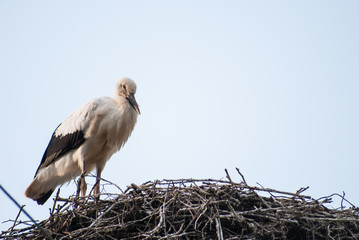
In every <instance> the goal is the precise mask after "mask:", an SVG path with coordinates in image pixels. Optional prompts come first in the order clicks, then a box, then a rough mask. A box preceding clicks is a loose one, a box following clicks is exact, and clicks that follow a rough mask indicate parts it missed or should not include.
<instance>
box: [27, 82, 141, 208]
mask: <svg viewBox="0 0 359 240" xmlns="http://www.w3.org/2000/svg"><path fill="white" fill-rule="evenodd" d="M135 93H136V84H135V82H134V81H133V80H131V79H129V78H123V79H120V80H119V81H118V82H117V85H116V89H115V97H114V98H110V97H102V98H96V99H93V100H92V101H90V102H88V103H87V104H85V105H83V106H82V107H80V108H79V109H77V110H76V111H75V112H73V113H72V114H71V115H70V116H69V117H68V118H67V119H66V120H65V121H64V122H63V123H62V124H60V125H59V126H58V127H57V128H56V130H55V132H54V133H53V135H52V138H51V140H50V142H49V145H48V147H47V149H46V151H45V153H44V156H43V158H42V160H41V163H40V166H39V168H38V170H37V171H36V174H35V178H34V180H33V181H32V183H31V184H30V185H29V187H28V188H27V189H26V191H25V195H26V196H27V197H29V198H31V199H33V200H36V201H37V202H38V204H43V203H45V202H46V200H47V199H48V198H49V197H50V196H51V194H52V192H53V191H54V190H55V188H56V187H57V186H58V185H61V184H63V183H65V182H68V181H70V180H71V179H73V178H75V177H77V176H79V175H81V174H82V175H81V179H80V180H81V181H80V182H81V184H80V185H81V194H82V196H84V195H85V194H86V182H85V180H84V179H83V177H84V174H85V173H89V172H91V171H92V170H93V169H94V168H96V170H97V177H98V180H97V183H96V186H95V188H94V194H99V179H100V177H101V172H102V170H103V168H104V167H105V164H106V162H107V161H108V160H109V159H110V157H111V156H112V155H113V154H114V153H115V152H116V151H118V150H120V148H121V147H122V146H123V145H124V144H125V143H126V141H127V139H128V138H129V136H130V135H131V132H132V130H133V128H134V126H135V124H136V120H137V114H140V110H139V108H138V105H137V102H136V99H135V97H134V94H135Z"/></svg>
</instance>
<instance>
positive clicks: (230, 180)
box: [224, 168, 233, 184]
mask: <svg viewBox="0 0 359 240" xmlns="http://www.w3.org/2000/svg"><path fill="white" fill-rule="evenodd" d="M224 171H225V172H226V175H227V178H228V180H229V182H230V183H231V184H233V181H232V179H231V177H230V176H229V173H228V170H227V169H226V168H225V169H224Z"/></svg>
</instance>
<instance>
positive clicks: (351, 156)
mask: <svg viewBox="0 0 359 240" xmlns="http://www.w3.org/2000/svg"><path fill="white" fill-rule="evenodd" d="M358 11H359V2H358V1H354V0H353V1H346V0H345V1H330V0H325V1H324V0H323V1H320V0H318V1H209V0H205V1H204V0H202V1H88V0H86V1H51V2H50V1H37V0H35V1H17V0H14V1H6V0H0V34H1V37H0V81H1V87H0V104H1V105H0V107H1V111H0V112H1V117H0V132H1V134H0V149H1V150H0V161H1V170H0V171H1V172H0V184H1V185H2V186H3V187H5V188H6V189H7V190H8V192H9V193H10V194H12V195H13V197H15V199H17V201H19V203H20V204H21V205H22V204H25V205H26V207H25V209H26V210H27V211H28V212H29V213H30V214H31V215H32V216H33V217H34V218H35V219H38V220H43V219H46V218H47V217H48V216H49V208H51V207H52V204H53V200H52V198H53V196H52V197H51V198H50V199H49V201H48V202H47V203H46V204H45V205H44V206H38V205H37V204H36V202H34V201H32V200H30V199H27V198H26V197H25V196H24V191H25V189H26V187H27V186H28V185H29V184H30V182H31V181H32V178H33V176H34V174H35V171H36V169H37V167H38V164H39V163H40V160H41V157H42V155H43V152H44V150H45V149H46V146H47V144H48V142H49V140H50V137H51V135H52V132H53V131H54V129H55V128H56V127H57V126H58V124H59V123H61V122H62V121H63V120H64V119H66V117H67V116H69V115H70V114H71V112H73V111H74V110H75V109H76V108H78V107H79V106H81V105H83V104H84V103H86V102H87V101H89V100H90V99H92V98H95V97H100V96H113V92H114V86H115V84H116V81H117V80H118V79H119V78H120V77H123V76H128V77H130V78H132V79H134V80H135V81H136V83H137V95H136V98H137V101H138V103H139V105H140V109H141V115H140V116H139V117H138V121H137V125H136V126H135V129H134V132H133V134H132V136H131V137H130V139H129V141H128V142H127V144H126V145H125V147H124V148H123V149H122V150H121V151H120V152H119V153H116V154H115V155H114V156H113V157H112V158H111V159H110V161H109V162H108V164H107V166H106V168H105V170H104V171H103V174H102V176H103V178H105V179H108V180H110V181H112V182H114V183H116V184H117V185H119V186H120V187H121V188H123V189H125V188H126V186H128V185H130V184H131V183H136V184H141V183H143V182H146V181H148V180H156V179H164V178H170V179H177V178H217V179H220V178H225V172H224V169H225V168H227V169H228V170H229V172H230V174H231V176H232V178H233V180H235V181H240V177H239V175H238V174H237V173H236V171H235V167H238V168H239V169H240V170H241V172H242V173H243V174H244V176H245V177H246V180H247V182H248V184H250V185H256V184H257V183H260V184H261V185H263V186H265V187H270V188H275V189H278V190H285V191H290V192H295V191H296V190H298V189H299V188H300V187H306V186H309V187H310V188H309V189H308V190H307V191H306V192H305V194H306V195H311V196H313V197H314V198H319V197H322V196H327V195H330V194H332V193H342V192H343V191H344V192H345V193H346V198H347V199H348V200H350V201H351V202H352V203H353V204H355V205H356V206H358V205H359V191H358V180H359V177H358V168H359V163H358V157H359V127H358V123H359V113H358V103H359V94H358V93H359V44H358V43H359V30H358V29H359V15H358ZM106 190H107V189H106ZM107 191H110V190H107ZM74 192H75V185H74V184H73V183H71V184H69V185H65V186H63V187H62V188H61V196H63V197H67V196H69V195H71V194H73V193H74ZM332 206H333V207H339V206H340V204H339V201H337V202H334V203H333V204H332ZM346 206H348V204H346ZM17 213H18V208H17V207H16V206H15V205H14V204H13V203H12V202H11V201H10V200H9V199H8V198H7V197H6V196H5V195H4V194H3V193H2V192H0V229H1V230H3V229H6V228H8V227H9V223H7V224H6V223H5V224H4V223H3V224H1V223H2V222H3V221H5V220H8V219H15V217H16V215H17ZM21 219H23V220H27V219H26V217H25V216H24V215H23V214H22V217H21Z"/></svg>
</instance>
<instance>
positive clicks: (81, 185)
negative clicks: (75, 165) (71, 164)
mask: <svg viewBox="0 0 359 240" xmlns="http://www.w3.org/2000/svg"><path fill="white" fill-rule="evenodd" d="M81 171H82V173H81V176H80V178H79V181H78V188H77V196H78V194H79V192H80V190H81V197H84V196H85V195H86V190H87V183H86V180H85V174H86V170H85V161H82V166H81Z"/></svg>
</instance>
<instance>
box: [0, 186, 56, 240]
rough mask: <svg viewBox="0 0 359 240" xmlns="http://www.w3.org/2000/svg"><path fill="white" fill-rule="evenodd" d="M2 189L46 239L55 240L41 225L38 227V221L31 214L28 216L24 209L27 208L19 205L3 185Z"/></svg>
mask: <svg viewBox="0 0 359 240" xmlns="http://www.w3.org/2000/svg"><path fill="white" fill-rule="evenodd" d="M0 189H1V190H2V191H3V192H4V193H5V195H6V196H7V197H8V198H10V200H11V201H12V202H13V203H15V205H16V206H17V207H18V208H20V209H22V210H23V212H24V213H25V215H26V216H27V217H28V218H29V219H30V220H31V221H32V222H33V223H34V225H35V226H36V227H38V228H39V229H40V231H41V232H42V233H43V234H44V235H45V237H46V238H47V239H50V240H53V238H52V237H51V236H50V234H49V233H48V232H47V230H45V229H44V228H42V227H41V226H40V225H38V224H37V223H36V221H35V220H34V219H33V218H32V217H31V216H30V214H28V213H27V212H26V210H25V209H23V208H24V207H25V206H20V204H19V203H18V202H17V201H16V200H15V199H14V198H13V197H12V196H11V195H10V194H9V193H8V192H7V191H6V190H5V188H3V187H2V186H1V185H0Z"/></svg>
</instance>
